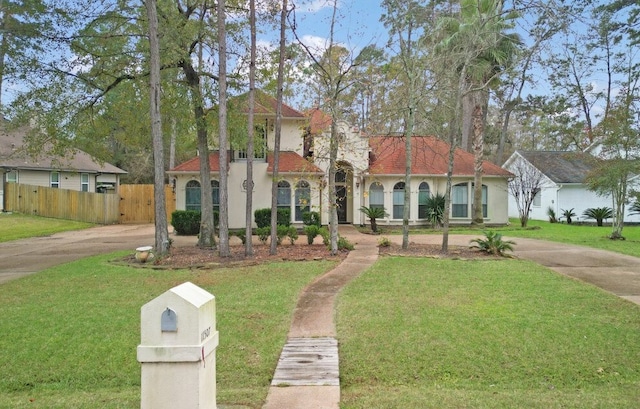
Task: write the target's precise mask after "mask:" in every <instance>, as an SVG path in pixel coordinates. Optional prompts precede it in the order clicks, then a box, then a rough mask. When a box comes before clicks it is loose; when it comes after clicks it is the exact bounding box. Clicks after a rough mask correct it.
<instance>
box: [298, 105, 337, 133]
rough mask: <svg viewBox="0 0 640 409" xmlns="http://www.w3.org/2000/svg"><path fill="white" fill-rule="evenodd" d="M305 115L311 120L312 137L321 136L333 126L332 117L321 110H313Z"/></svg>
mask: <svg viewBox="0 0 640 409" xmlns="http://www.w3.org/2000/svg"><path fill="white" fill-rule="evenodd" d="M304 114H305V115H306V116H307V118H309V133H310V134H311V135H320V134H321V133H322V132H323V131H326V130H328V129H329V127H330V126H331V116H329V115H327V114H326V113H325V112H323V111H322V110H320V108H311V109H310V110H308V111H306V112H305V113H304Z"/></svg>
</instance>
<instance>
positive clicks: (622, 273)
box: [0, 224, 640, 304]
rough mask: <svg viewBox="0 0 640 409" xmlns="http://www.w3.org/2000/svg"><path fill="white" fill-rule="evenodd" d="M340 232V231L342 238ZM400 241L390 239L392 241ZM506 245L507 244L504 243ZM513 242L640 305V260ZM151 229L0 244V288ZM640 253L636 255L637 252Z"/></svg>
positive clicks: (136, 240)
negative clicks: (15, 280) (4, 284)
mask: <svg viewBox="0 0 640 409" xmlns="http://www.w3.org/2000/svg"><path fill="white" fill-rule="evenodd" d="M342 233H343V226H341V234H342ZM344 233H345V235H346V236H347V237H348V238H349V239H350V240H351V241H352V242H354V243H357V242H358V241H359V240H360V241H362V242H364V241H365V240H366V239H368V238H369V237H371V236H368V237H367V235H361V234H360V233H357V231H356V230H355V229H353V228H351V229H349V231H348V233H347V232H344ZM170 237H171V238H172V239H173V240H174V243H173V245H174V246H177V247H179V246H191V245H195V244H196V242H197V239H196V237H194V236H176V235H174V234H171V235H170ZM474 237H477V236H469V235H450V236H449V243H450V244H451V245H468V244H469V240H470V239H472V238H474ZM395 238H397V239H400V238H399V237H394V239H395ZM507 239H509V238H507ZM510 239H511V240H514V241H515V242H516V243H517V245H516V246H515V251H514V255H515V256H517V257H519V258H522V259H527V260H531V261H533V262H535V263H538V264H541V265H543V266H546V267H549V268H551V269H553V270H555V271H557V272H558V273H561V274H564V275H567V276H570V277H574V278H576V279H579V280H582V281H585V282H588V283H591V284H593V285H595V286H598V287H600V288H603V289H604V290H606V291H609V292H611V293H613V294H615V295H617V296H620V297H622V298H625V299H627V300H629V301H632V302H634V303H637V304H640V258H636V257H631V256H625V255H622V254H618V253H613V252H609V251H604V250H596V249H593V248H589V247H581V246H575V245H569V244H563V243H556V242H547V241H541V240H532V239H522V238H510ZM411 241H413V242H416V243H432V244H440V243H441V242H442V237H441V236H431V235H423V236H416V235H413V236H411ZM153 243H154V226H153V225H152V224H144V225H110V226H99V227H93V228H90V229H85V230H78V231H71V232H64V233H57V234H54V235H51V236H48V237H37V238H31V239H23V240H17V241H11V242H7V243H0V284H2V283H4V282H7V281H9V280H11V279H14V278H17V277H21V276H24V275H27V274H32V273H36V272H38V271H41V270H44V269H46V268H49V267H52V266H55V265H58V264H62V263H66V262H69V261H73V260H77V259H80V258H83V257H88V256H92V255H95V254H104V253H110V252H113V251H116V250H131V251H132V252H133V251H135V248H136V247H140V246H146V245H153ZM639 253H640V250H639Z"/></svg>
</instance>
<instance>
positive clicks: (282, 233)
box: [276, 224, 289, 246]
mask: <svg viewBox="0 0 640 409" xmlns="http://www.w3.org/2000/svg"><path fill="white" fill-rule="evenodd" d="M288 234H289V226H284V225H281V224H279V225H278V229H277V230H276V240H277V243H278V246H279V245H281V244H282V239H284V238H285V237H287V235H288Z"/></svg>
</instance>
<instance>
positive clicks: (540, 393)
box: [337, 257, 640, 409]
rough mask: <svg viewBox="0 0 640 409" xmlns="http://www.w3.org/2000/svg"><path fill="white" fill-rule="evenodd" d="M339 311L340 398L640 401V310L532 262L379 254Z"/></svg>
mask: <svg viewBox="0 0 640 409" xmlns="http://www.w3.org/2000/svg"><path fill="white" fill-rule="evenodd" d="M372 300H375V302H372ZM337 316H338V322H337V328H338V334H339V342H340V373H341V386H342V392H341V397H342V406H341V407H342V408H348V409H351V408H391V407H394V408H396V407H397V408H400V407H402V408H456V409H458V408H514V407H521V408H524V407H526V408H541V409H542V408H545V409H548V408H585V407H591V408H630V407H638V405H639V403H640V343H638V339H640V308H639V307H638V306H636V305H633V304H630V303H629V302H626V301H624V300H621V299H619V298H617V297H615V296H612V295H610V294H608V293H605V292H604V291H601V290H599V289H597V288H595V287H591V286H587V285H584V284H581V283H579V282H577V281H574V280H569V279H566V278H564V277H562V276H560V275H557V274H555V273H552V272H550V271H549V270H546V269H544V268H542V267H539V266H537V265H535V264H532V263H529V262H525V261H519V260H499V261H475V262H473V261H467V262H464V261H455V260H433V259H417V258H392V257H389V258H383V259H381V260H380V261H379V262H378V263H376V264H375V266H374V267H373V268H372V269H370V270H368V272H367V273H366V274H364V275H362V276H361V277H360V278H358V279H357V280H356V281H354V282H352V284H351V285H350V286H349V287H347V288H346V289H345V290H344V291H343V292H342V293H341V296H340V299H339V303H338V315H337Z"/></svg>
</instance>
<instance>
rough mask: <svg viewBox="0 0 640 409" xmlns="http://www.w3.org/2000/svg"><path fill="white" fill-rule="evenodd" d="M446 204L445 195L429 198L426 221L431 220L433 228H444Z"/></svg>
mask: <svg viewBox="0 0 640 409" xmlns="http://www.w3.org/2000/svg"><path fill="white" fill-rule="evenodd" d="M444 202H445V197H444V195H443V194H440V193H438V194H435V195H431V196H429V198H427V203H426V208H427V209H426V219H427V220H429V223H431V226H433V227H434V228H435V227H442V225H443V224H444Z"/></svg>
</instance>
